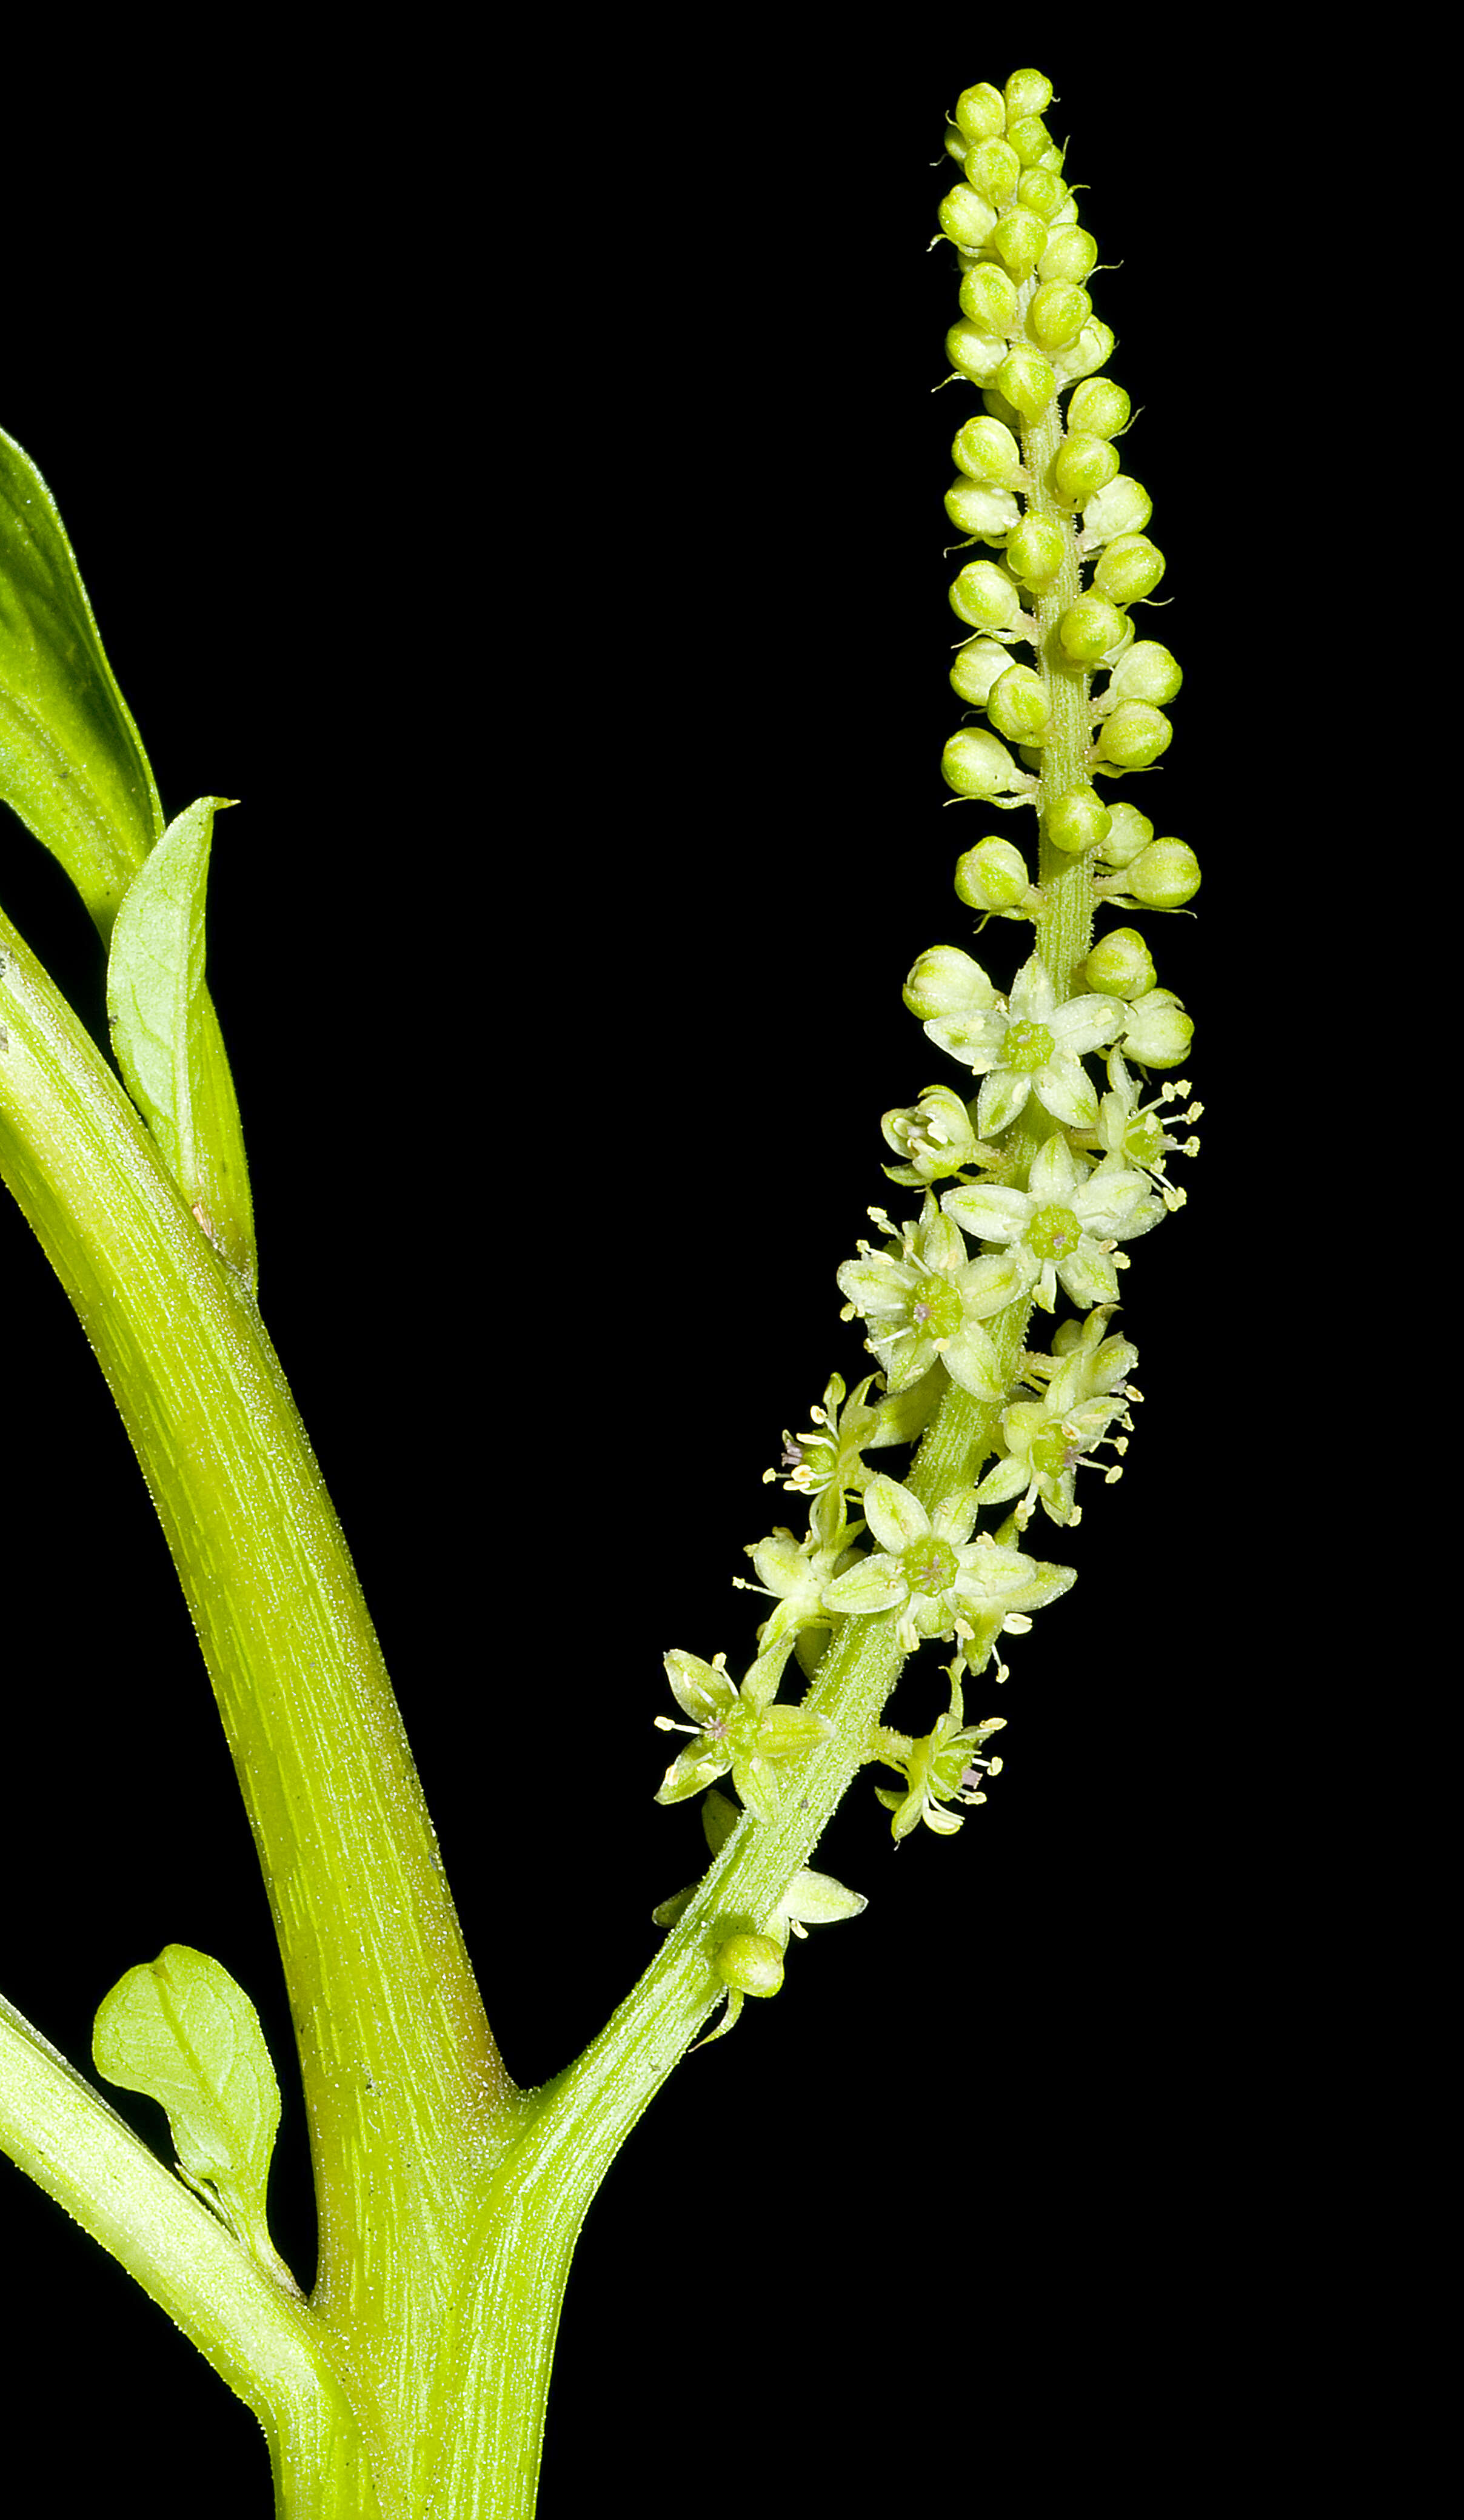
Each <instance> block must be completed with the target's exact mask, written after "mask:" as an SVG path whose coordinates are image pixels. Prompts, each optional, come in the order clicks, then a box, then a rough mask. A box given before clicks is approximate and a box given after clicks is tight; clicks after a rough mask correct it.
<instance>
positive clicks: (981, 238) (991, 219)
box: [936, 184, 997, 253]
mask: <svg viewBox="0 0 1464 2520" xmlns="http://www.w3.org/2000/svg"><path fill="white" fill-rule="evenodd" d="M936 216H937V218H938V219H939V220H940V223H941V225H942V227H943V228H944V229H945V231H946V234H947V236H948V237H949V238H950V239H951V242H952V244H953V245H957V246H959V247H960V248H961V250H962V252H963V253H975V252H976V251H977V250H978V248H980V247H982V246H984V245H985V243H986V241H987V238H988V237H989V236H990V235H991V232H992V230H993V228H994V227H995V226H996V224H997V213H996V211H995V210H994V209H993V208H992V205H991V203H990V202H984V201H983V200H982V198H981V195H980V194H979V193H973V192H972V190H971V187H970V185H969V184H956V185H954V186H953V188H952V190H951V191H950V192H949V193H948V194H947V195H946V198H945V200H944V201H943V202H942V203H941V205H940V208H939V209H938V210H937V212H936Z"/></svg>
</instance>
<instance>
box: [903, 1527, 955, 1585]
mask: <svg viewBox="0 0 1464 2520" xmlns="http://www.w3.org/2000/svg"><path fill="white" fill-rule="evenodd" d="M900 1570H901V1573H902V1574H903V1575H904V1577H905V1580H906V1582H907V1584H908V1585H909V1589H910V1591H911V1592H912V1593H946V1592H949V1591H950V1589H951V1586H952V1585H953V1584H954V1581H955V1578H956V1576H957V1575H958V1573H959V1572H960V1567H959V1563H958V1560H957V1558H956V1554H955V1552H954V1549H953V1548H952V1546H951V1543H950V1541H949V1540H941V1539H939V1538H938V1537H937V1535H936V1534H935V1533H934V1532H933V1531H932V1532H927V1533H926V1536H925V1538H924V1539H923V1540H917V1541H915V1542H914V1543H913V1544H912V1546H911V1547H910V1548H909V1549H907V1551H906V1553H905V1554H904V1556H903V1557H902V1558H901V1560H900Z"/></svg>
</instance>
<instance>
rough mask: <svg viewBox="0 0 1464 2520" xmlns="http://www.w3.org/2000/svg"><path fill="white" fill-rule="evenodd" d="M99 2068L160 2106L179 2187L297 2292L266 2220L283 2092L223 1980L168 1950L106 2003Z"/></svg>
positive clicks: (239, 1995)
mask: <svg viewBox="0 0 1464 2520" xmlns="http://www.w3.org/2000/svg"><path fill="white" fill-rule="evenodd" d="M92 2058H93V2062H94V2063H95V2065H96V2068H97V2071H98V2073H99V2074H102V2075H104V2076H105V2077H106V2079H107V2081H108V2082H110V2083H115V2084H117V2085H119V2086H120V2088H121V2089H122V2090H123V2091H127V2092H141V2093H145V2094H146V2096H147V2097H148V2098H149V2099H152V2100H156V2101H158V2102H159V2103H160V2105H161V2107H162V2108H163V2109H164V2110H165V2111H166V2113H167V2120H168V2126H169V2129H170V2131H171V2133H172V2138H173V2147H174V2150H175V2151H176V2153H177V2155H178V2168H179V2173H180V2176H181V2177H182V2178H183V2179H184V2180H185V2182H186V2183H187V2184H188V2185H189V2186H190V2187H192V2188H194V2189H195V2190H196V2192H198V2193H199V2194H200V2195H202V2196H203V2198H204V2200H205V2202H207V2203H209V2204H213V2205H215V2206H216V2207H217V2208H218V2209H219V2210H220V2211H221V2212H222V2215H223V2219H224V2220H225V2221H226V2222H227V2223H228V2224H229V2225H230V2227H231V2228H232V2229H233V2230H234V2232H235V2234H236V2236H237V2238H238V2239H239V2240H240V2241H241V2242H242V2243H243V2244H244V2247H245V2248H247V2249H248V2250H249V2252H250V2254H251V2255H252V2256H253V2257H254V2258H255V2259H256V2260H257V2261H258V2262H259V2264H260V2265H261V2266H263V2267H264V2268H266V2269H267V2270H268V2271H269V2272H270V2273H275V2274H277V2275H284V2276H285V2277H286V2278H287V2279H288V2281H289V2283H290V2284H291V2285H293V2280H294V2279H293V2277H292V2276H290V2275H289V2274H288V2269H286V2268H285V2267H284V2263H283V2261H282V2260H281V2259H280V2258H279V2257H278V2256H277V2254H276V2251H275V2248H274V2245H273V2243H272V2241H271V2239H270V2236H269V2223H268V2217H267V2213H266V2193H267V2190H268V2185H269V2169H270V2160H271V2156H272V2155H273V2152H274V2147H275V2136H276V2133H277V2131H278V2128H279V2124H280V2086H279V2084H278V2082H277V2081H276V2079H275V2069H274V2066H273V2064H272V2062H271V2060H270V2053H269V2049H268V2048H267V2047H266V2045H265V2040H264V2033H263V2031H262V2030H261V2029H260V2026H259V2016H258V2014H257V2013H256V2012H255V2010H254V2007H253V2005H252V2003H250V2002H249V1999H248V1997H247V1996H246V1995H245V1993H244V1989H243V1987H242V1986H240V1985H238V1984H237V1983H236V1981H235V1980H234V1979H233V1978H232V1977H231V1976H230V1975H229V1972H228V1970H227V1969H226V1968H224V1967H223V1966H222V1965H221V1964H220V1962H219V1961H217V1960H215V1959H210V1958H209V1957H208V1955H207V1953H206V1952H198V1951H195V1950H193V1949H192V1947H191V1946H190V1945H189V1944H187V1943H168V1944H167V1945H165V1947H164V1948H163V1950H162V1951H161V1952H159V1954H158V1956H157V1958H156V1959H155V1960H146V1961H143V1962H142V1963H140V1965H139V1966H138V1967H136V1968H131V1969H128V1970H127V1972H126V1974H125V1976H123V1977H121V1978H119V1979H118V1981H117V1983H116V1985H115V1986H114V1987H113V1988H112V1990H111V1994H110V1995H108V1996H105V1997H104V1998H103V2001H102V2003H101V2004H100V2005H99V2006H98V2010H97V2017H96V2021H95V2024H94V2026H93V2031H92Z"/></svg>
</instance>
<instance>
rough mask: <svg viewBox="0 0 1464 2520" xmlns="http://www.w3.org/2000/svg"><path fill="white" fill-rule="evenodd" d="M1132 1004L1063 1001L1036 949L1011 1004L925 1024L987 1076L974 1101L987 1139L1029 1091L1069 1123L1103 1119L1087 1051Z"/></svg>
mask: <svg viewBox="0 0 1464 2520" xmlns="http://www.w3.org/2000/svg"><path fill="white" fill-rule="evenodd" d="M1126 1012H1127V1011H1126V1009H1125V1008H1124V1007H1122V1006H1120V1005H1119V1004H1118V1003H1117V1002H1116V1001H1115V1000H1114V999H1113V998H1105V997H1100V996H1098V995H1097V994H1096V993H1094V994H1093V995H1091V996H1089V997H1083V998H1069V1000H1068V1001H1067V1004H1066V1005H1065V1006H1059V1005H1058V1003H1057V992H1056V990H1055V989H1054V988H1053V986H1052V983H1051V981H1050V980H1049V979H1048V977H1047V974H1046V972H1045V971H1044V970H1043V967H1042V965H1041V963H1040V962H1039V961H1038V959H1037V956H1036V955H1035V954H1034V955H1032V956H1031V958H1030V959H1029V961H1027V962H1026V963H1024V964H1023V966H1022V968H1021V969H1020V971H1019V972H1018V973H1017V976H1016V978H1015V979H1014V980H1013V982H1012V984H1011V997H1010V1001H1009V1004H1008V1006H1007V1008H1006V1009H1004V1010H1003V1009H1002V1008H1001V1007H999V1006H994V1007H986V1008H976V1007H973V1008H971V1009H968V1010H967V1009H962V1010H960V1011H958V1012H954V1013H948V1014H937V1015H935V1016H933V1017H932V1018H931V1020H930V1021H929V1022H928V1023H927V1024H926V1026H925V1030H926V1031H927V1033H928V1034H929V1035H930V1038H931V1040H932V1041H934V1042H938V1043H939V1044H940V1047H941V1049H942V1050H945V1051H949V1052H950V1054H951V1056H952V1057H953V1058H958V1059H960V1060H961V1062H962V1064H963V1065H964V1066H966V1067H970V1068H974V1070H975V1072H976V1074H977V1075H978V1076H984V1077H985V1082H984V1084H983V1085H982V1088H981V1094H980V1098H979V1100H978V1102H977V1105H976V1126H977V1129H978V1131H979V1132H980V1135H981V1136H982V1137H983V1138H994V1137H995V1136H996V1135H997V1133H998V1130H1000V1129H1004V1128H1005V1127H1006V1126H1007V1123H1008V1122H1009V1121H1011V1120H1014V1119H1016V1117H1017V1115H1018V1113H1019V1112H1021V1111H1024V1110H1025V1109H1026V1107H1027V1102H1028V1098H1029V1096H1030V1095H1033V1094H1035V1095H1036V1096H1037V1099H1038V1101H1039V1102H1041V1103H1042V1104H1043V1106H1044V1107H1045V1109H1047V1110H1048V1111H1050V1112H1051V1113H1052V1116H1053V1118H1054V1119H1057V1120H1062V1121H1065V1122H1066V1123H1067V1125H1068V1126H1069V1127H1070V1128H1074V1129H1091V1128H1093V1127H1094V1126H1095V1125H1096V1122H1097V1117H1098V1094H1097V1088H1096V1086H1095V1085H1094V1084H1093V1081H1092V1079H1091V1077H1090V1076H1089V1075H1088V1074H1087V1069H1086V1068H1085V1067H1084V1066H1083V1065H1082V1063H1081V1059H1082V1054H1083V1053H1084V1052H1085V1051H1087V1050H1097V1049H1098V1048H1099V1047H1100V1046H1101V1044H1102V1043H1104V1042H1105V1041H1112V1039H1113V1037H1114V1035H1115V1033H1117V1032H1119V1031H1121V1030H1122V1028H1123V1024H1124V1021H1125V1015H1126Z"/></svg>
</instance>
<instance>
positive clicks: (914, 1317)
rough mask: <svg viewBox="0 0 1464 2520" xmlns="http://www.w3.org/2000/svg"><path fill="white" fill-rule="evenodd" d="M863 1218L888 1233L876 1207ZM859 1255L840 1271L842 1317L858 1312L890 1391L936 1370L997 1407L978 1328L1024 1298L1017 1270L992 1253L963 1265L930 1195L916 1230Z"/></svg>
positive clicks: (999, 1384) (984, 1337)
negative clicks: (939, 1368)
mask: <svg viewBox="0 0 1464 2520" xmlns="http://www.w3.org/2000/svg"><path fill="white" fill-rule="evenodd" d="M869 1213H870V1215H871V1216H872V1217H873V1218H874V1220H875V1222H876V1224H880V1225H884V1226H886V1227H889V1226H890V1220H889V1218H888V1217H887V1216H886V1215H885V1214H884V1211H883V1210H882V1209H881V1208H871V1209H870V1210H869ZM890 1231H891V1233H893V1231H894V1229H893V1227H890ZM859 1252H860V1256H859V1258H858V1259H857V1260H846V1261H845V1263H844V1265H843V1267H842V1269H841V1270H840V1271H839V1277H838V1283H839V1292H840V1293H841V1294H842V1295H843V1296H844V1297H845V1299H846V1307H847V1309H846V1310H845V1313H844V1316H843V1318H844V1320H845V1321H852V1320H853V1318H854V1316H855V1314H856V1313H859V1314H861V1315H863V1317H864V1319H865V1321H866V1322H867V1323H868V1326H869V1337H868V1341H867V1344H868V1346H869V1347H870V1348H871V1349H872V1351H873V1353H874V1355H875V1356H877V1357H878V1359H879V1362H880V1364H881V1365H882V1366H883V1367H884V1370H885V1374H886V1377H887V1379H888V1383H889V1387H890V1390H891V1391H892V1392H896V1391H905V1390H908V1389H909V1386H910V1384H911V1383H915V1382H918V1381H919V1380H920V1378H921V1376H922V1375H923V1374H926V1373H929V1372H930V1369H931V1367H932V1366H933V1365H935V1364H937V1363H940V1364H942V1365H944V1366H945V1369H946V1371H947V1373H949V1374H950V1376H951V1379H952V1381H953V1382H956V1383H959V1385H960V1388H961V1389H962V1391H969V1392H971V1393H973V1394H974V1396H975V1397H976V1398H977V1399H978V1400H999V1399H1000V1398H1001V1397H1002V1394H1003V1390H1004V1383H1003V1380H1002V1375H1001V1371H1000V1368H999V1366H998V1361H997V1352H996V1349H995V1348H994V1347H993V1345H992V1342H991V1338H990V1336H989V1334H988V1333H987V1331H986V1330H984V1329H983V1328H982V1327H981V1325H982V1323H983V1322H984V1321H986V1320H989V1319H990V1317H991V1315H992V1314H993V1313H999V1312H1000V1311H1001V1309H1002V1307H1003V1306H1004V1305H1006V1304H1009V1303H1010V1302H1011V1301H1012V1300H1013V1298H1014V1297H1015V1296H1017V1295H1019V1294H1021V1292H1022V1291H1023V1287H1024V1285H1025V1283H1026V1280H1025V1279H1024V1276H1023V1272H1022V1267H1021V1264H1020V1263H1019V1262H1016V1263H1014V1262H1013V1261H1011V1260H1008V1259H1003V1258H1001V1257H1000V1256H999V1255H994V1254H989V1255H988V1256H987V1257H986V1258H984V1259H979V1260H968V1259H967V1257H966V1246H965V1243H964V1241H963V1240H962V1238H961V1236H960V1234H959V1231H958V1230H957V1229H956V1227H954V1225H953V1224H952V1223H951V1220H950V1219H949V1217H944V1216H942V1214H941V1212H940V1210H939V1208H938V1207H937V1205H936V1202H935V1197H934V1193H931V1192H929V1191H927V1193H926V1194H925V1205H924V1207H923V1209H922V1211H921V1214H920V1220H919V1223H918V1224H917V1225H907V1226H906V1227H905V1228H904V1229H903V1232H902V1237H901V1239H900V1240H899V1241H898V1242H891V1243H889V1244H887V1245H886V1247H885V1249H884V1250H883V1251H875V1250H873V1249H871V1247H870V1245H869V1244H868V1243H867V1242H862V1243H861V1244H860V1245H859Z"/></svg>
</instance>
